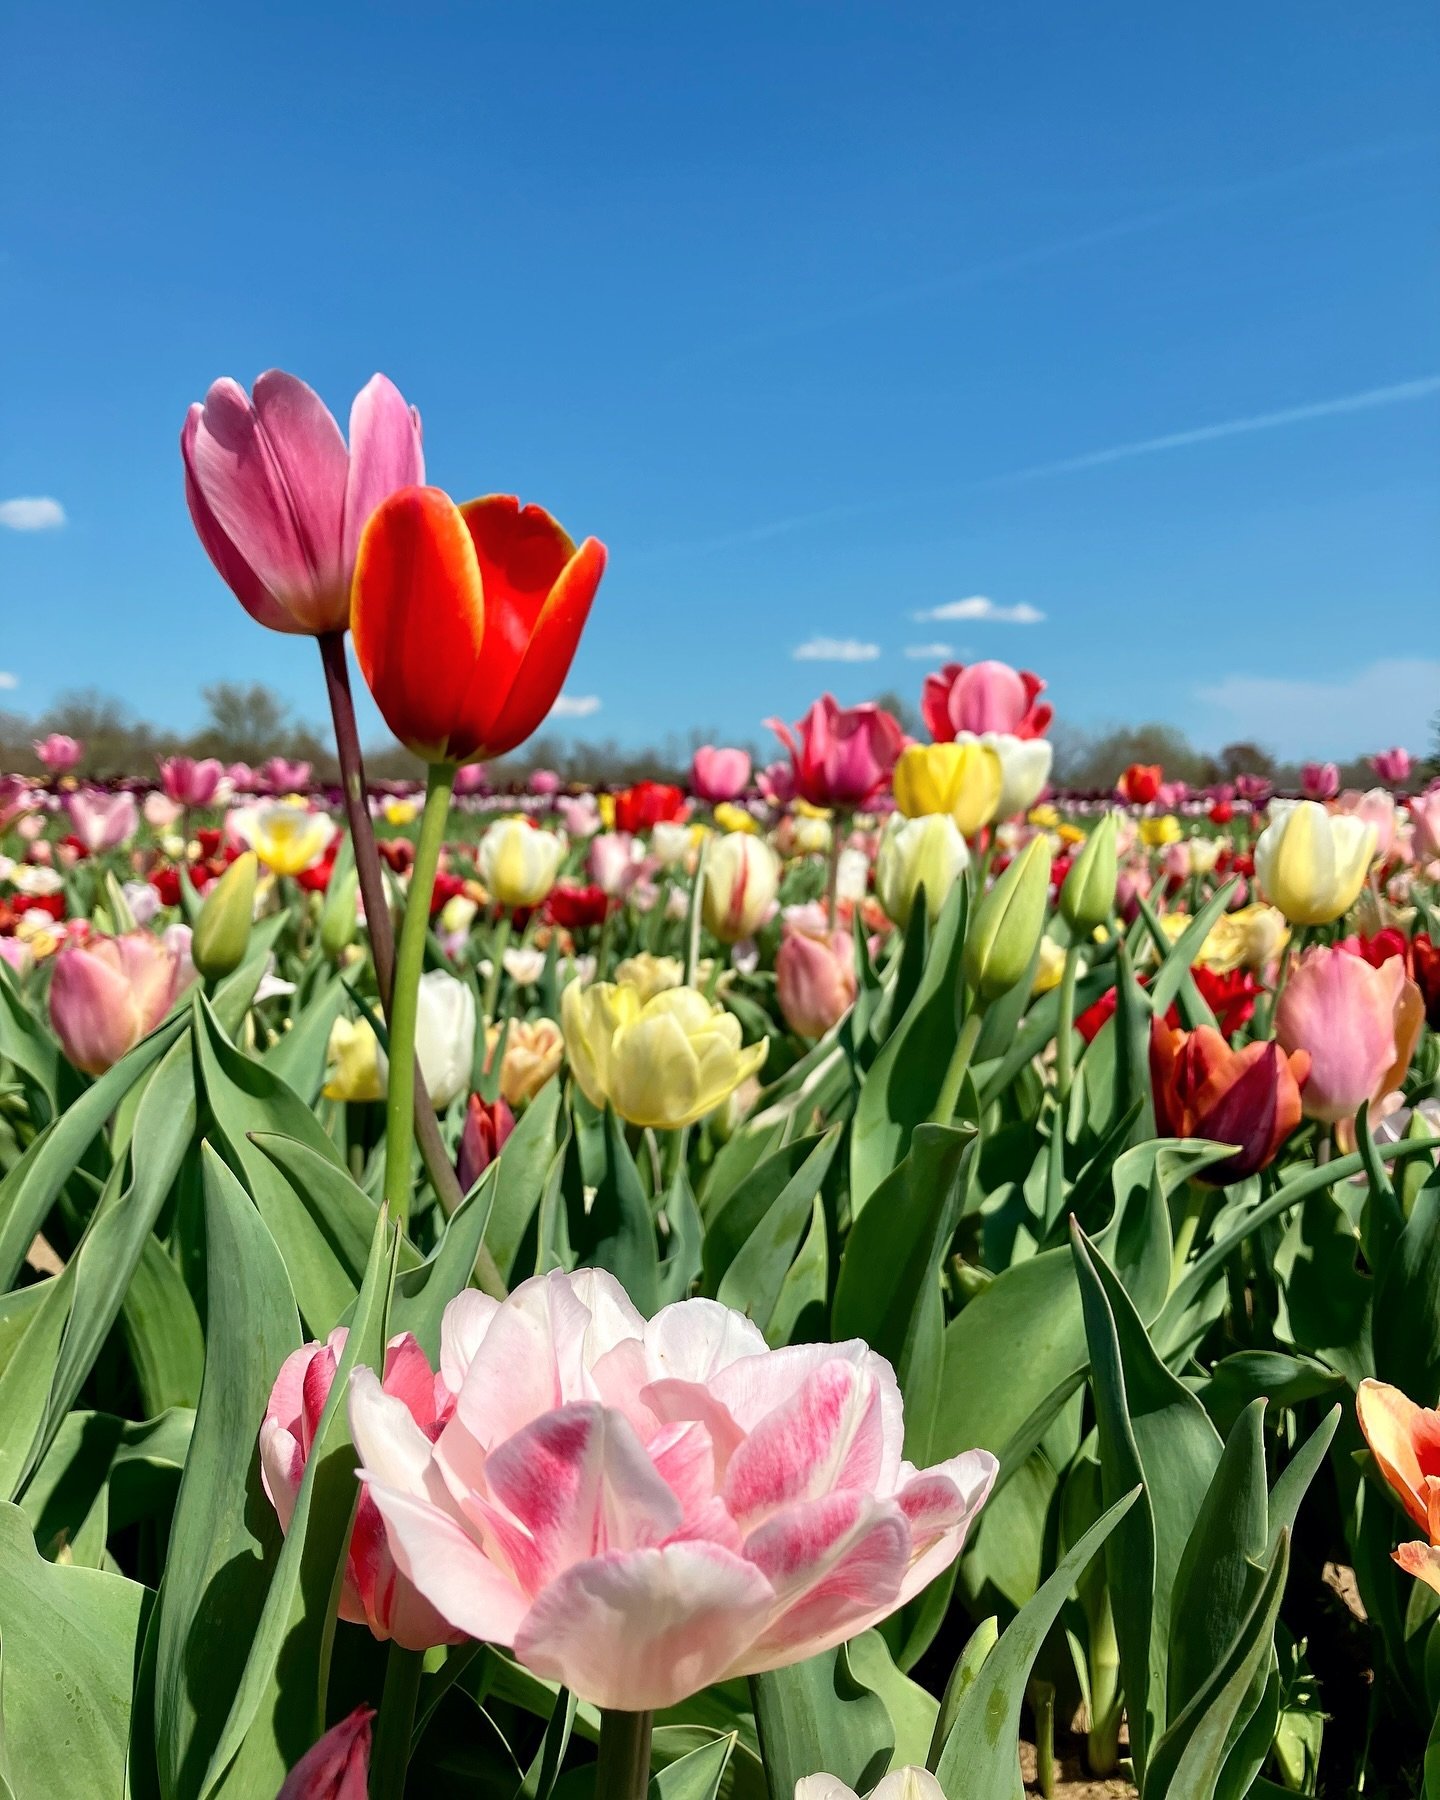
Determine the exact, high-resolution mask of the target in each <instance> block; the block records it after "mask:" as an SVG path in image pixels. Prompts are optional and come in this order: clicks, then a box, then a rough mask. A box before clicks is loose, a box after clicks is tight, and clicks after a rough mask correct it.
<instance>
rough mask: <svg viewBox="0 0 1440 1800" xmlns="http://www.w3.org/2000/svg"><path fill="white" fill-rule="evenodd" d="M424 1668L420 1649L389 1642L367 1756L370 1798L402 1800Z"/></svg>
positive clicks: (423, 1657)
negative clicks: (378, 1706) (372, 1746)
mask: <svg viewBox="0 0 1440 1800" xmlns="http://www.w3.org/2000/svg"><path fill="white" fill-rule="evenodd" d="M424 1667H425V1653H424V1651H423V1650H402V1649H401V1648H400V1646H399V1644H397V1643H395V1642H393V1641H392V1642H391V1645H390V1654H389V1656H388V1657H387V1658H386V1661H385V1687H384V1691H383V1692H382V1694H381V1696H380V1716H379V1718H378V1719H377V1720H376V1722H375V1747H374V1749H373V1750H372V1752H371V1755H370V1796H371V1800H401V1797H402V1795H403V1794H404V1792H405V1770H406V1767H407V1765H408V1764H409V1761H410V1739H411V1735H412V1733H413V1732H414V1729H415V1702H416V1700H417V1699H418V1698H419V1696H420V1676H421V1673H422V1671H423V1670H424Z"/></svg>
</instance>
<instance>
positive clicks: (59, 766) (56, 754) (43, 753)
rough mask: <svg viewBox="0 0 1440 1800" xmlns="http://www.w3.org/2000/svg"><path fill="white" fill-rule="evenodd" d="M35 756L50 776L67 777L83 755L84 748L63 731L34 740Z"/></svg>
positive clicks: (77, 740) (76, 739)
mask: <svg viewBox="0 0 1440 1800" xmlns="http://www.w3.org/2000/svg"><path fill="white" fill-rule="evenodd" d="M35 754H36V756H38V757H39V758H40V761H41V764H42V765H43V766H44V767H45V768H47V769H48V770H49V771H50V773H51V774H52V775H68V774H69V772H70V771H71V769H73V768H74V767H75V765H76V764H77V763H78V762H79V760H80V758H81V757H82V756H83V755H84V754H85V746H84V745H83V744H82V743H81V742H80V740H79V739H78V738H73V737H67V736H66V735H65V733H64V732H63V731H52V732H51V733H50V735H49V736H48V737H43V738H36V740H35Z"/></svg>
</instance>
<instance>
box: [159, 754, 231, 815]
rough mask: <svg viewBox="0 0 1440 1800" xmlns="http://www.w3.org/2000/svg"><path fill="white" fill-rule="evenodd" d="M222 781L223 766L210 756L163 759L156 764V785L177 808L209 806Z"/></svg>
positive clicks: (223, 774)
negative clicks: (160, 787)
mask: <svg viewBox="0 0 1440 1800" xmlns="http://www.w3.org/2000/svg"><path fill="white" fill-rule="evenodd" d="M224 779H225V765H224V764H223V763H222V762H220V761H219V759H218V758H216V757H214V756H207V757H205V758H204V759H203V760H201V761H199V762H197V761H196V760H195V758H194V757H193V756H167V757H166V758H165V760H164V761H163V762H162V763H161V764H160V785H161V786H162V787H163V788H164V789H165V793H166V796H167V797H168V798H169V799H171V800H173V801H174V802H175V803H176V805H177V806H209V805H211V804H212V803H213V801H214V799H215V796H216V794H217V793H219V791H220V783H221V782H222V781H223V780H224Z"/></svg>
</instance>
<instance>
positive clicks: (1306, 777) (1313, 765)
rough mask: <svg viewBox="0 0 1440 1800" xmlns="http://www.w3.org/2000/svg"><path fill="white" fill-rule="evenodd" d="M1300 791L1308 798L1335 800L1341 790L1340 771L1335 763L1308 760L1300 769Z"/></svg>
mask: <svg viewBox="0 0 1440 1800" xmlns="http://www.w3.org/2000/svg"><path fill="white" fill-rule="evenodd" d="M1300 792H1301V793H1302V794H1303V795H1304V796H1305V798H1306V799H1307V800H1320V801H1325V800H1333V799H1334V798H1335V796H1336V795H1337V794H1338V793H1339V792H1340V771H1339V769H1337V768H1336V766H1335V764H1334V763H1318V762H1307V763H1306V764H1305V766H1304V768H1302V769H1301V771H1300Z"/></svg>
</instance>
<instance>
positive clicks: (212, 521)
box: [180, 400, 303, 632]
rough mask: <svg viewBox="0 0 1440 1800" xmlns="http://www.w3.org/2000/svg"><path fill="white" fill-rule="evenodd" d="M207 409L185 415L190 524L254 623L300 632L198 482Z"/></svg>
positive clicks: (197, 405)
mask: <svg viewBox="0 0 1440 1800" xmlns="http://www.w3.org/2000/svg"><path fill="white" fill-rule="evenodd" d="M204 411H205V408H204V407H203V406H202V405H201V404H200V402H199V401H198V400H197V401H196V402H195V404H194V405H193V406H192V407H191V408H190V411H189V412H188V413H187V414H186V415H185V424H184V427H183V428H182V430H181V432H180V455H181V457H182V458H183V459H184V463H185V504H186V506H188V507H189V509H190V520H191V523H192V524H193V525H194V527H195V534H196V536H197V537H198V538H199V539H200V543H201V546H202V548H203V549H204V551H205V554H206V555H207V556H208V557H209V558H210V560H211V562H212V563H214V565H215V569H216V573H217V574H218V575H219V577H220V579H221V580H222V581H223V582H224V583H225V585H226V587H228V588H229V589H230V591H231V593H232V594H234V596H235V598H236V599H237V600H238V601H239V602H240V604H241V605H242V606H243V607H244V608H245V610H246V612H248V613H249V614H250V616H251V618H252V619H254V620H255V622H256V623H257V624H259V625H264V626H266V627H267V628H268V629H269V630H271V631H292V632H299V631H301V630H302V629H303V627H302V626H301V625H300V624H299V622H298V621H297V620H296V618H295V616H294V615H293V614H292V613H291V612H290V611H289V610H288V609H287V608H286V607H285V606H284V605H282V603H281V602H280V601H279V600H277V599H276V597H275V595H274V594H272V593H271V592H270V590H269V588H267V587H266V585H265V583H264V582H263V581H262V580H261V579H260V577H259V576H258V575H257V574H256V573H255V571H254V570H253V569H252V568H251V567H250V564H249V563H248V562H247V561H246V560H245V558H244V556H243V555H242V554H241V553H240V551H239V550H237V549H236V547H235V545H234V544H233V543H232V542H231V541H230V539H229V538H228V537H227V536H226V534H225V532H224V530H223V529H222V527H221V524H220V521H219V520H218V519H217V518H216V517H215V514H214V513H213V512H212V511H211V510H210V507H209V505H208V503H207V502H206V499H205V496H204V494H202V493H201V491H200V485H199V483H198V482H197V481H196V479H195V470H194V460H195V434H196V432H197V431H198V430H199V427H200V419H201V416H202V414H203V413H204Z"/></svg>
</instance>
